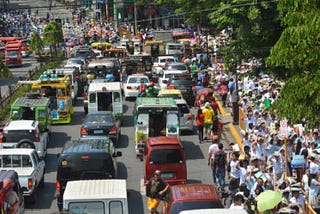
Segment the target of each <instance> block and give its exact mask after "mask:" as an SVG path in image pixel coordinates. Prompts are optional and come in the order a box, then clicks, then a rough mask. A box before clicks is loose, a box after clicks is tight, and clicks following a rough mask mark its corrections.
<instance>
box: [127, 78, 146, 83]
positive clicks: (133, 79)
mask: <svg viewBox="0 0 320 214" xmlns="http://www.w3.org/2000/svg"><path fill="white" fill-rule="evenodd" d="M141 80H142V81H143V83H148V82H149V80H148V79H147V78H129V80H128V83H141Z"/></svg>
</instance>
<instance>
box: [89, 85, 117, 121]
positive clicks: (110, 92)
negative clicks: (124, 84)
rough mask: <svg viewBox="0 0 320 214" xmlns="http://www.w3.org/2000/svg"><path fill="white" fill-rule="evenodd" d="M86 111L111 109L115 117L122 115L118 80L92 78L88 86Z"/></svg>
mask: <svg viewBox="0 0 320 214" xmlns="http://www.w3.org/2000/svg"><path fill="white" fill-rule="evenodd" d="M87 94H88V112H89V113H90V112H97V111H112V112H113V114H114V115H115V116H116V117H117V118H121V117H123V104H122V92H121V83H120V82H109V81H108V80H106V79H94V80H92V82H91V83H90V85H89V88H88V92H87Z"/></svg>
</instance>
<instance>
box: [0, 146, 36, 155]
mask: <svg viewBox="0 0 320 214" xmlns="http://www.w3.org/2000/svg"><path fill="white" fill-rule="evenodd" d="M33 151H34V149H28V148H16V149H0V155H11V154H15V155H30V154H31V153H32V152H33Z"/></svg>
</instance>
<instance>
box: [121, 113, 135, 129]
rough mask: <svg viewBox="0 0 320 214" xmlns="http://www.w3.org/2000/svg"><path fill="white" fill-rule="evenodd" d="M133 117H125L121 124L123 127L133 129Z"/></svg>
mask: <svg viewBox="0 0 320 214" xmlns="http://www.w3.org/2000/svg"><path fill="white" fill-rule="evenodd" d="M133 126H134V123H133V116H130V115H124V117H123V119H122V122H121V127H133Z"/></svg>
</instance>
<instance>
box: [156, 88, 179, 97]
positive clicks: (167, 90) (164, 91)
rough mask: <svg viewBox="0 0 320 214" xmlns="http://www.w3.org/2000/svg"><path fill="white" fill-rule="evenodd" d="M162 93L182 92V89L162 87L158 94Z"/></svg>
mask: <svg viewBox="0 0 320 214" xmlns="http://www.w3.org/2000/svg"><path fill="white" fill-rule="evenodd" d="M161 94H182V93H181V90H179V89H161V90H160V91H159V92H158V96H159V95H161Z"/></svg>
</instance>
